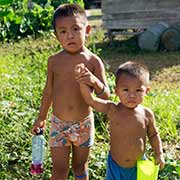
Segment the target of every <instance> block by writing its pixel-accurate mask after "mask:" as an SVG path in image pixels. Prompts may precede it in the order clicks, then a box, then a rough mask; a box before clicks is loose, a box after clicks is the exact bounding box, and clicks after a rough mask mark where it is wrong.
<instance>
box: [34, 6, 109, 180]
mask: <svg viewBox="0 0 180 180" xmlns="http://www.w3.org/2000/svg"><path fill="white" fill-rule="evenodd" d="M53 25H54V29H55V34H56V38H57V40H58V41H59V43H60V44H61V46H62V48H63V50H62V51H60V52H58V53H57V54H55V55H53V56H51V57H50V58H49V59H48V74H47V81H46V86H45V89H44V92H43V97H42V102H41V107H40V113H39V116H38V118H37V120H36V121H35V123H34V126H33V129H32V132H33V133H34V134H35V133H36V132H37V130H38V128H39V127H42V128H44V126H45V121H46V116H47V113H48V109H49V107H50V105H51V104H52V108H53V116H52V118H51V129H50V148H51V155H52V162H53V168H52V178H51V179H53V180H66V179H68V172H69V159H70V150H71V147H72V169H73V172H74V176H75V180H79V179H81V180H88V171H87V170H88V155H89V151H90V146H92V144H93V138H94V120H93V114H92V110H91V108H90V107H89V105H88V104H87V103H86V102H85V101H84V99H83V97H82V95H81V92H80V88H79V84H78V83H77V82H76V80H75V77H74V68H75V66H76V65H77V64H79V63H84V64H85V65H86V67H88V69H89V71H88V72H87V73H86V74H83V76H82V77H81V79H82V81H84V82H86V84H87V85H88V86H90V87H91V88H92V89H94V91H95V93H96V94H97V95H98V96H99V97H101V98H104V99H107V98H108V97H109V89H108V86H107V81H106V78H105V69H104V65H103V63H102V61H101V59H100V58H99V57H97V56H96V55H95V54H93V53H92V52H90V51H89V50H88V49H87V48H86V47H85V45H84V43H85V37H86V34H88V33H89V32H90V26H89V25H88V24H87V17H86V14H85V11H84V10H83V9H82V8H81V7H80V6H78V5H76V4H64V5H61V6H59V7H58V8H57V9H56V11H55V13H54V19H53Z"/></svg>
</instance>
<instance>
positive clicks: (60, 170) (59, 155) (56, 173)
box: [51, 146, 70, 180]
mask: <svg viewBox="0 0 180 180" xmlns="http://www.w3.org/2000/svg"><path fill="white" fill-rule="evenodd" d="M69 154H70V146H68V147H65V146H64V147H51V156H52V163H53V167H52V179H53V180H67V178H68V173H69Z"/></svg>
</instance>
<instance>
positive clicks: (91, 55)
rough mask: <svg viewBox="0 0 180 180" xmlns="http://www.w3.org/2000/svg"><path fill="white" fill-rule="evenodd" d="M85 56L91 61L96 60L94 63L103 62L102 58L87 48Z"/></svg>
mask: <svg viewBox="0 0 180 180" xmlns="http://www.w3.org/2000/svg"><path fill="white" fill-rule="evenodd" d="M83 54H84V56H85V57H86V58H87V59H89V60H94V61H101V58H100V57H99V56H98V55H96V54H94V53H93V52H92V51H90V50H89V49H87V48H86V50H85V51H84V52H83Z"/></svg>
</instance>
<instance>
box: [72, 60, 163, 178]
mask: <svg viewBox="0 0 180 180" xmlns="http://www.w3.org/2000/svg"><path fill="white" fill-rule="evenodd" d="M88 71H89V70H88V68H86V67H84V64H80V65H77V66H76V68H75V75H76V80H77V81H78V82H79V83H80V89H81V93H82V95H83V97H84V99H85V101H86V102H87V104H89V105H90V106H92V107H93V108H95V109H96V110H97V111H99V112H104V113H106V114H107V116H108V118H109V119H110V152H109V156H108V165H107V173H106V179H107V180H136V176H137V168H136V163H137V160H139V159H141V158H142V157H143V155H144V153H145V148H146V135H147V136H148V138H149V140H150V144H151V146H152V148H153V150H154V155H155V160H156V164H159V165H160V168H161V169H162V168H163V167H164V158H163V150H162V143H161V139H160V136H159V133H158V129H157V127H156V124H155V119H154V115H153V112H152V111H151V110H150V109H149V108H147V107H144V106H142V105H141V103H142V102H143V99H144V97H145V95H146V94H147V92H148V91H149V71H148V69H147V68H146V67H144V66H142V65H140V64H138V63H136V62H131V61H130V62H127V63H124V64H122V65H120V66H119V68H118V70H117V73H116V82H115V83H116V87H115V93H116V95H117V96H118V97H119V99H120V102H119V103H118V104H115V103H114V102H112V101H107V100H103V99H99V98H98V97H94V96H93V95H92V93H91V88H89V86H87V85H86V84H85V83H84V82H82V81H81V76H82V74H84V73H87V72H88Z"/></svg>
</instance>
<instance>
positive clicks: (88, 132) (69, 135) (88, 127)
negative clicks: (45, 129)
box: [50, 115, 94, 147]
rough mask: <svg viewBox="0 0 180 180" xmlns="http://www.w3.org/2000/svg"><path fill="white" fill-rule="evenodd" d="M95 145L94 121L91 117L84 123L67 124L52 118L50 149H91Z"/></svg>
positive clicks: (54, 117)
mask: <svg viewBox="0 0 180 180" xmlns="http://www.w3.org/2000/svg"><path fill="white" fill-rule="evenodd" d="M93 143H94V119H93V116H92V115H89V116H88V117H86V118H85V119H84V121H83V122H67V121H62V120H60V119H58V118H57V117H56V116H54V115H53V116H52V118H51V129H50V147H62V146H71V145H72V144H73V145H75V146H78V147H90V146H92V145H93Z"/></svg>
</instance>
